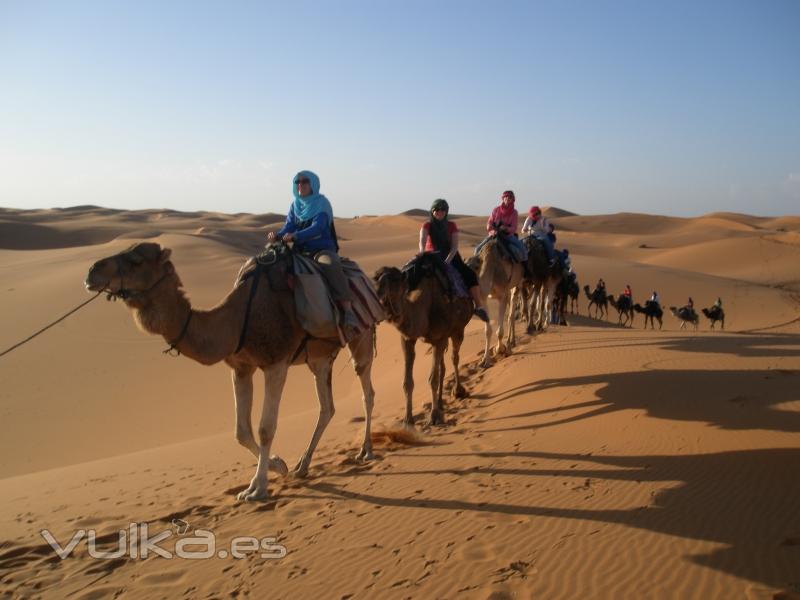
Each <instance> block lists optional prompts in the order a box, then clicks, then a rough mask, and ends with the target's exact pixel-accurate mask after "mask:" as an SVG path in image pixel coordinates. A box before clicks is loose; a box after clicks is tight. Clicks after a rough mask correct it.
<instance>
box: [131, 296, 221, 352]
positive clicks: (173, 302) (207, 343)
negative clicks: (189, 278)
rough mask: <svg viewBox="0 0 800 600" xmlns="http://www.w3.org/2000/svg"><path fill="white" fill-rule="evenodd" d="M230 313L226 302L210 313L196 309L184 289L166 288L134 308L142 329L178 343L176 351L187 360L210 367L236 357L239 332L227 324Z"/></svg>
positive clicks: (135, 316)
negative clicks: (237, 334) (233, 356)
mask: <svg viewBox="0 0 800 600" xmlns="http://www.w3.org/2000/svg"><path fill="white" fill-rule="evenodd" d="M227 312H228V311H227V309H226V304H225V303H223V304H220V305H218V306H216V307H215V308H213V309H211V310H198V309H193V308H192V305H191V303H190V302H189V300H188V299H187V298H186V296H185V295H184V293H183V291H182V290H180V289H179V288H178V287H177V286H175V287H173V286H165V289H164V290H162V291H160V292H159V293H158V294H155V295H153V296H152V297H150V298H149V302H147V303H146V304H145V305H143V306H141V307H139V308H136V309H135V312H134V318H135V319H136V321H137V323H138V325H139V327H140V328H141V329H143V330H144V331H147V332H148V333H153V334H156V335H160V336H162V337H163V338H164V340H165V341H166V342H167V344H172V343H173V342H175V341H176V340H178V342H177V343H176V344H175V349H176V350H177V351H178V352H180V353H181V354H183V355H184V356H186V357H187V358H191V359H192V360H196V361H197V362H199V363H202V364H205V365H209V364H214V363H216V362H219V361H221V360H223V359H224V358H225V357H226V356H229V355H230V354H233V351H234V349H235V347H236V337H235V336H236V332H234V331H232V329H231V327H230V326H229V325H226V324H225V321H226V318H228V317H229V316H230V315H228V314H227ZM190 314H191V322H189V324H188V327H187V328H186V330H185V331H184V326H186V324H187V320H188V318H189V315H190ZM181 334H183V335H181Z"/></svg>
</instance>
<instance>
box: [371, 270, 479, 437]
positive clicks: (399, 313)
mask: <svg viewBox="0 0 800 600" xmlns="http://www.w3.org/2000/svg"><path fill="white" fill-rule="evenodd" d="M426 257H428V258H426ZM421 260H423V261H425V262H423V263H422V264H421V266H423V268H425V267H427V268H428V269H434V268H436V266H435V264H433V261H434V260H435V259H433V258H431V257H429V255H423V257H422V259H421ZM440 260H441V259H440ZM429 273H430V274H429V275H426V276H423V277H422V278H421V279H420V281H419V284H418V285H417V287H416V289H414V290H411V291H410V289H409V288H410V283H409V277H408V273H407V272H405V273H404V272H402V271H400V269H397V268H396V267H381V268H380V269H378V271H377V272H376V273H375V276H374V277H373V279H374V281H375V283H376V286H377V290H378V297H379V298H380V299H381V303H382V304H383V307H384V310H385V311H386V314H387V317H388V320H389V321H390V322H391V323H392V324H393V325H394V326H395V327H396V328H397V330H398V331H399V332H400V335H401V344H402V348H403V358H404V359H405V376H404V378H403V391H404V393H405V397H406V416H405V420H404V423H405V425H406V427H408V428H413V427H414V418H413V415H412V396H413V394H414V358H415V356H416V344H417V340H418V339H420V338H422V340H423V341H424V342H426V343H427V344H430V345H431V347H432V348H433V358H432V363H431V374H430V378H429V380H428V381H429V382H430V386H431V395H432V400H431V413H430V421H429V423H430V425H442V424H444V404H443V401H442V392H443V388H444V372H445V367H444V354H445V352H446V351H447V344H448V340H450V341H452V345H453V351H452V360H453V375H454V376H455V381H454V383H453V389H452V396H453V397H455V398H464V397H466V395H467V392H466V390H465V389H464V387H463V386H462V385H461V381H460V379H459V374H458V361H459V350H460V349H461V343H462V342H463V341H464V328H465V327H466V326H467V323H469V320H470V319H471V318H472V308H473V307H472V300H471V299H470V298H459V297H453V298H451V297H450V296H449V294H448V290H446V289H445V288H444V286H443V285H442V283H441V282H440V281H439V279H437V277H436V276H435V275H434V273H432V272H430V271H429Z"/></svg>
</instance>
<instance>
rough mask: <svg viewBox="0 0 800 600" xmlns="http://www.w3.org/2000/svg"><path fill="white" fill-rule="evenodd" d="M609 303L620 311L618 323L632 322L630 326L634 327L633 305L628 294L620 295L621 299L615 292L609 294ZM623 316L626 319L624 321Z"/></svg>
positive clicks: (625, 324) (626, 323)
mask: <svg viewBox="0 0 800 600" xmlns="http://www.w3.org/2000/svg"><path fill="white" fill-rule="evenodd" d="M608 303H609V304H610V305H611V306H613V307H614V308H615V309H617V312H618V313H619V317H618V319H617V323H618V324H619V325H622V326H623V327H624V326H627V325H628V323H630V326H631V327H633V315H634V312H633V306H631V299H630V298H629V297H627V296H620V297H619V300H617V299H615V298H614V294H609V295H608ZM623 318H624V319H625V321H624V322H623Z"/></svg>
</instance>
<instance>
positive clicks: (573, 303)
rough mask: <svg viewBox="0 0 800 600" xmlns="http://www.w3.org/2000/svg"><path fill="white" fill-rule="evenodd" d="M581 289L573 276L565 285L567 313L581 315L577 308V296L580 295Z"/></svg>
mask: <svg viewBox="0 0 800 600" xmlns="http://www.w3.org/2000/svg"><path fill="white" fill-rule="evenodd" d="M580 292H581V288H580V285H579V284H578V279H577V278H575V277H574V276H573V277H572V278H571V279H569V280H568V283H567V298H568V300H569V312H570V313H571V314H573V315H579V314H581V311H580V308H579V307H578V296H579V295H580Z"/></svg>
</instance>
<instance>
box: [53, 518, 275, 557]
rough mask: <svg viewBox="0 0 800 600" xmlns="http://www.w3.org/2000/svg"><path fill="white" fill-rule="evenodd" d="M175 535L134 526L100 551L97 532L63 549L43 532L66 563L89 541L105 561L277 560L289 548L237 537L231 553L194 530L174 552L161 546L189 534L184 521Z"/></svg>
mask: <svg viewBox="0 0 800 600" xmlns="http://www.w3.org/2000/svg"><path fill="white" fill-rule="evenodd" d="M173 525H175V529H176V533H173V532H172V531H171V530H169V529H167V530H165V531H161V532H159V533H156V534H153V535H151V534H150V525H149V523H131V524H130V526H129V527H128V528H127V529H121V530H120V531H119V533H118V534H117V540H116V547H111V548H108V547H106V544H113V543H114V542H113V536H111V538H112V539H109V536H103V539H102V544H103V546H104V547H105V549H103V548H98V545H99V544H98V540H97V532H96V531H95V530H94V529H88V530H87V529H79V530H77V531H76V532H74V533H73V534H72V537H71V538H70V539H69V541H68V542H67V544H66V546H62V545H61V544H60V543H59V542H58V540H56V538H55V536H53V534H52V533H50V531H49V530H48V529H43V530H42V531H41V532H40V533H41V536H42V537H43V538H44V540H45V541H46V542H47V543H48V544H49V545H50V547H51V548H52V549H53V550H55V553H56V554H57V555H58V556H59V558H61V560H64V559H66V558H68V557H69V556H70V555H71V554H72V553H73V551H74V550H75V548H77V547H78V545H79V544H80V543H81V541H82V540H83V539H84V538H85V539H86V546H87V550H88V552H89V556H91V557H92V558H96V559H100V560H104V559H112V558H122V557H123V556H129V557H130V558H134V559H135V558H147V557H148V556H150V555H151V554H154V555H157V556H160V557H162V558H184V559H188V560H202V559H207V558H214V557H217V558H228V557H229V556H230V557H233V558H246V557H247V556H249V555H251V554H255V553H258V554H260V556H261V558H263V559H265V560H276V559H281V558H283V557H284V556H286V552H287V550H286V546H284V545H283V544H278V543H277V538H275V537H265V538H260V539H259V538H255V537H251V536H238V537H235V538H232V539H231V543H230V550H227V549H220V550H217V543H216V537H215V536H214V532H212V531H209V530H208V529H195V530H194V531H193V532H192V534H191V535H189V536H186V537H181V538H180V539H178V540H177V541H176V542H175V549H174V551H172V552H170V551H169V550H166V549H165V548H162V547H161V546H159V544H161V543H163V542H165V541H166V540H168V539H169V538H171V537H172V536H173V535H176V534H177V535H179V536H183V535H184V534H185V533H187V532H188V531H189V524H188V523H187V522H186V521H183V520H182V519H175V520H174V521H173Z"/></svg>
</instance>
